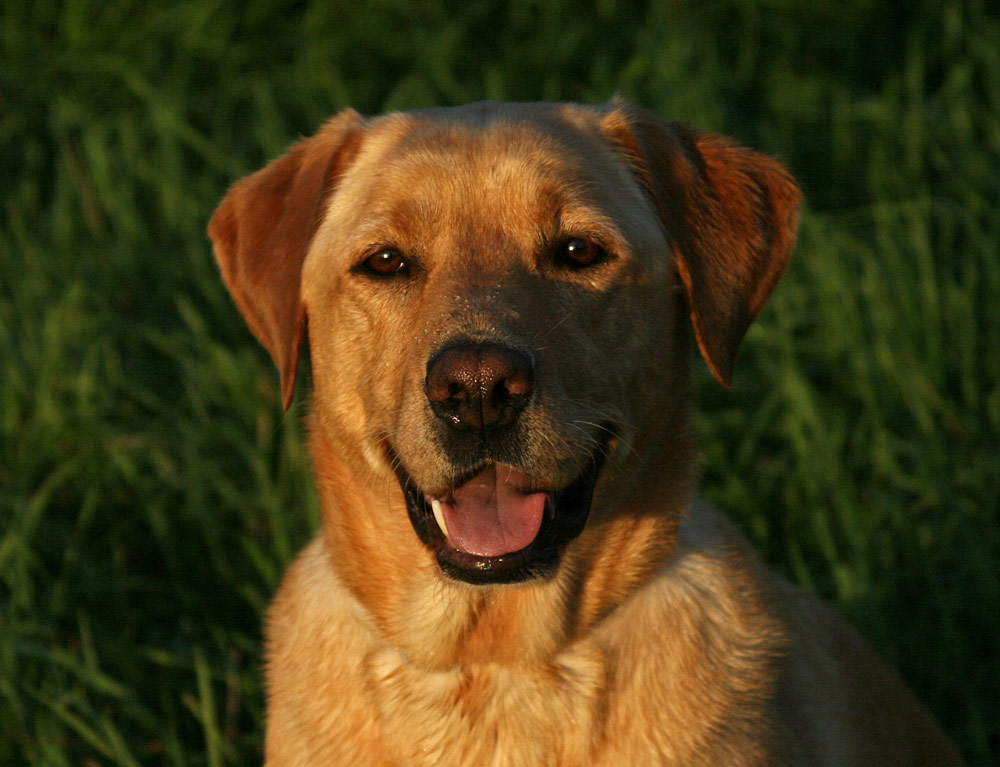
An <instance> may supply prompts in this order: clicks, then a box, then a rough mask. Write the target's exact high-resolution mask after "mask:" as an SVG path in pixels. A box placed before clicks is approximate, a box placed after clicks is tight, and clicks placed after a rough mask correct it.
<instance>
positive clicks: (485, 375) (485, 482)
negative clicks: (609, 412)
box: [387, 342, 611, 584]
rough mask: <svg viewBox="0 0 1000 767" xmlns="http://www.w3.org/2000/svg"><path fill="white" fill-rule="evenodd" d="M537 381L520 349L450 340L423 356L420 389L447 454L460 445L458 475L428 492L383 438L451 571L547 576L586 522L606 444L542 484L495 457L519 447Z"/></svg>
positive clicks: (510, 579)
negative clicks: (563, 478)
mask: <svg viewBox="0 0 1000 767" xmlns="http://www.w3.org/2000/svg"><path fill="white" fill-rule="evenodd" d="M534 387H535V370H534V365H533V362H532V360H531V358H530V356H529V355H528V354H527V353H526V352H523V351H520V350H518V349H514V348H511V347H509V346H503V345H500V344H495V343H475V342H460V343H456V344H453V345H450V346H448V347H446V348H444V349H443V350H441V351H440V352H439V353H437V354H436V355H435V356H434V357H432V359H431V361H430V362H429V363H428V365H427V374H426V378H425V384H424V390H425V394H426V396H427V400H428V403H429V405H430V407H431V409H432V410H433V412H434V414H435V415H436V416H437V418H438V419H439V421H440V422H441V423H442V424H443V425H444V426H443V432H444V439H445V440H446V441H448V442H449V443H450V445H449V447H450V448H451V449H450V450H449V451H448V452H450V453H451V454H452V455H453V456H454V457H456V458H457V457H458V456H455V454H456V452H463V453H464V454H463V455H461V463H458V462H457V461H456V462H455V463H456V465H460V466H462V469H460V471H461V472H462V473H461V475H460V476H459V477H458V478H457V479H455V480H454V481H453V482H452V484H451V487H450V489H449V490H447V491H446V492H445V493H443V494H441V495H432V494H430V493H427V492H425V491H424V490H422V489H421V488H420V487H418V486H417V484H416V483H415V482H414V481H413V479H412V478H411V477H410V475H409V474H408V473H407V471H406V468H405V466H404V465H403V463H402V462H401V461H400V460H399V458H398V456H397V455H396V454H395V452H394V451H393V450H392V447H391V446H387V450H388V453H389V456H388V457H389V460H390V462H391V463H392V466H393V467H394V469H395V472H396V476H397V478H398V479H399V483H400V486H401V487H402V490H403V495H404V496H405V498H406V506H407V511H408V512H409V516H410V521H411V522H412V524H413V528H414V530H415V531H416V533H417V535H418V537H419V538H420V540H421V541H423V543H424V544H425V545H427V546H428V547H430V548H431V549H432V550H433V551H434V552H435V554H436V557H437V561H438V564H439V566H440V567H441V570H442V572H444V573H445V574H446V575H447V576H449V577H451V578H454V579H456V580H460V581H465V582H467V583H474V584H497V583H517V582H521V581H527V580H532V579H535V578H542V577H547V576H550V575H551V574H553V573H554V572H555V570H556V568H557V567H558V564H559V558H560V554H561V551H562V549H563V548H564V547H565V544H567V543H568V542H569V541H571V540H572V539H573V538H575V537H576V536H578V535H579V534H580V533H581V532H582V530H583V528H584V525H585V524H586V521H587V516H588V514H589V512H590V505H591V501H592V498H593V493H594V486H595V484H596V482H597V477H598V474H599V473H600V469H601V466H602V464H603V459H604V453H605V450H604V447H606V445H601V447H600V448H599V449H597V450H596V451H595V452H594V453H593V454H591V455H589V456H588V457H587V459H586V461H585V462H584V465H583V469H582V470H581V472H580V474H579V475H578V476H577V478H576V479H575V480H573V481H572V482H570V483H569V484H568V485H567V486H565V487H559V488H553V487H542V486H539V485H538V484H537V483H536V482H535V481H534V480H533V479H532V477H531V476H530V475H529V474H527V473H525V471H523V470H522V469H521V468H519V467H518V466H517V465H515V463H516V460H515V461H512V462H506V461H507V460H510V459H509V458H507V459H504V460H500V459H499V457H498V456H500V455H501V454H504V455H507V456H510V455H512V454H515V453H516V452H517V450H516V449H511V443H512V440H514V439H516V438H515V437H514V435H515V434H516V431H517V428H518V427H519V426H521V424H518V419H519V417H520V415H521V413H522V411H524V410H525V408H526V407H527V406H528V405H529V404H530V402H531V398H532V395H533V393H534ZM608 433H609V434H610V433H611V432H610V430H609V431H608ZM456 448H458V449H457V450H456Z"/></svg>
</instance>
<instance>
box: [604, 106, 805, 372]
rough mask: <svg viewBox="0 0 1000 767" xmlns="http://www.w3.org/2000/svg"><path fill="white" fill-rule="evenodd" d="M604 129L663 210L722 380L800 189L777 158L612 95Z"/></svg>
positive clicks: (774, 269) (703, 341) (696, 320)
mask: <svg viewBox="0 0 1000 767" xmlns="http://www.w3.org/2000/svg"><path fill="white" fill-rule="evenodd" d="M603 128H604V130H605V133H606V135H607V136H608V138H609V139H610V140H611V142H612V143H613V144H614V145H616V146H617V147H618V148H619V149H620V150H621V151H622V152H623V153H624V155H625V157H626V159H627V160H628V161H629V163H630V164H631V165H632V168H633V170H635V172H636V173H637V174H638V176H639V179H640V180H641V181H642V183H643V185H644V186H645V187H646V189H647V191H648V192H649V194H650V195H651V197H652V199H653V201H654V203H655V205H656V207H657V210H658V212H659V214H660V218H661V219H662V221H663V223H664V226H665V228H666V231H667V235H668V237H669V239H670V242H671V246H672V248H673V250H674V256H675V262H676V265H677V269H678V272H679V275H680V278H681V281H682V283H683V285H684V289H685V292H686V295H687V299H688V308H689V310H690V313H691V323H692V326H693V328H694V334H695V338H696V339H697V341H698V348H699V349H700V350H701V354H702V357H704V359H705V362H706V363H707V364H708V367H709V369H710V370H711V371H712V374H713V375H714V376H715V377H716V379H718V381H719V382H720V383H722V384H723V385H724V386H728V385H729V383H730V380H731V378H732V373H733V363H734V361H735V358H736V352H737V350H738V349H739V346H740V342H741V341H742V340H743V336H744V334H745V333H746V331H747V328H748V327H749V326H750V323H751V322H752V321H753V319H754V318H755V317H756V316H757V314H758V313H759V312H760V310H761V309H762V308H763V307H764V304H765V303H766V301H767V298H768V296H769V295H770V294H771V290H772V289H773V288H774V285H775V283H777V281H778V278H779V277H780V276H781V273H782V272H783V271H784V269H785V264H786V263H787V262H788V258H789V256H790V255H791V252H792V247H793V246H794V244H795V232H796V228H797V227H798V220H799V202H800V201H801V198H802V195H801V193H800V192H799V188H798V186H797V185H796V184H795V180H794V179H793V178H792V177H791V175H790V174H789V173H788V171H787V170H785V169H784V167H782V166H781V164H780V163H778V162H777V161H776V160H773V159H771V158H770V157H767V156H765V155H762V154H759V153H757V152H754V151H751V150H749V149H745V148H743V147H741V146H738V145H737V144H735V143H733V142H732V141H729V140H728V139H725V138H722V137H721V136H713V135H711V134H706V133H699V132H697V131H694V130H692V129H691V128H689V127H688V126H686V125H683V124H681V123H671V122H665V121H663V120H658V119H656V118H655V117H653V116H652V115H650V114H648V113H646V112H644V111H642V110H639V109H636V108H635V107H632V106H631V105H629V104H627V103H625V102H623V101H620V100H615V101H612V103H611V105H610V110H609V111H608V112H607V113H606V115H605V116H604V123H603Z"/></svg>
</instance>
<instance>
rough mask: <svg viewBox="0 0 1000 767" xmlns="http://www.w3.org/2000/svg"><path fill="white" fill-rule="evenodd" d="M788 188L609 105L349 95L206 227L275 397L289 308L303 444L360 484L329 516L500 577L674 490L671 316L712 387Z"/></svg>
mask: <svg viewBox="0 0 1000 767" xmlns="http://www.w3.org/2000/svg"><path fill="white" fill-rule="evenodd" d="M797 202H798V193H797V190H796V189H795V186H794V184H793V182H792V181H791V179H790V178H789V177H788V176H787V174H786V173H785V172H784V171H783V169H781V168H780V166H778V165H777V163H775V162H773V161H771V160H769V159H767V158H764V157H761V156H759V155H756V154H753V153H751V152H748V151H747V150H743V149H740V148H738V147H735V146H733V145H731V144H729V143H728V142H725V141H723V140H719V139H717V138H715V137H706V136H700V135H698V134H694V133H692V132H690V131H689V130H687V129H685V128H683V127H681V126H676V125H671V124H667V123H662V122H659V121H656V120H654V119H652V118H649V117H646V116H644V115H640V114H637V113H635V112H634V111H632V110H630V108H628V107H627V106H624V105H620V104H615V105H612V106H610V107H607V108H584V107H575V106H568V105H496V104H483V105H473V106H471V107H465V108H459V109H442V110H428V111H425V112H416V113H409V114H403V115H390V116H388V117H385V118H380V119H378V120H375V121H372V122H364V121H362V120H361V118H359V117H358V116H357V115H356V114H354V113H352V112H347V113H344V114H342V115H340V116H338V117H337V118H335V119H334V120H333V121H331V122H330V123H329V124H328V125H327V126H326V127H325V128H324V130H323V131H321V132H320V133H319V134H318V135H317V136H316V137H314V138H313V139H310V140H308V141H306V142H303V143H302V144H300V145H298V146H297V147H296V148H295V149H293V150H292V152H290V153H289V154H288V155H286V156H285V157H284V158H281V159H280V160H278V161H276V162H275V163H272V165H270V166H268V168H266V169H265V170H263V171H261V172H260V173H258V174H255V175H254V176H251V177H250V178H248V179H245V180H244V181H243V182H241V183H240V184H239V185H237V186H236V187H235V188H234V189H233V190H232V191H231V192H230V194H229V196H228V197H227V198H226V200H225V201H224V202H223V203H222V205H221V206H220V208H219V210H218V211H217V213H216V216H215V218H214V219H213V223H212V225H211V228H210V232H211V235H212V237H213V239H214V240H215V244H216V254H217V257H218V259H219V262H220V265H221V267H222V271H223V275H224V277H225V279H226V282H227V285H228V286H229V287H230V290H231V291H232V292H233V295H234V297H235V298H236V301H237V303H238V304H239V306H240V308H241V310H242V311H243V313H244V315H245V316H246V317H247V320H248V322H249V324H250V326H251V328H252V329H253V330H254V332H255V333H256V334H257V336H258V338H260V339H261V341H262V342H263V343H264V344H265V346H267V347H268V349H269V350H270V351H271V353H272V356H273V357H274V359H275V361H276V363H277V364H278V366H279V369H280V370H281V372H282V378H283V388H284V392H285V399H286V404H287V402H288V398H289V397H290V395H291V391H292V385H293V382H294V375H295V365H296V359H297V353H298V345H299V341H300V339H301V337H302V335H303V331H304V328H305V325H306V322H307V321H308V329H309V339H310V341H309V345H310V353H311V357H312V363H313V365H312V367H313V389H314V410H315V425H314V428H315V429H316V430H317V432H318V435H317V438H319V439H321V440H323V442H324V444H325V445H326V446H327V449H328V450H330V451H332V452H334V453H336V454H337V455H338V459H337V468H336V469H335V470H331V471H330V473H335V474H338V476H339V477H340V479H339V480H338V481H337V482H338V483H339V484H337V487H339V488H341V491H342V494H345V495H346V494H353V495H354V496H355V497H357V498H361V497H367V498H368V500H367V501H366V502H365V504H364V505H365V506H366V508H365V509H363V510H362V513H361V514H358V513H346V512H345V513H344V514H343V515H342V519H340V520H339V521H337V522H336V523H335V524H336V525H337V526H339V527H347V528H351V527H352V526H353V527H355V528H358V527H361V526H372V525H374V526H376V527H379V528H380V529H381V530H383V531H385V534H392V535H398V534H400V528H399V525H398V519H399V518H400V517H403V516H404V515H405V516H406V517H408V519H409V523H410V525H411V527H412V530H410V531H409V533H408V534H409V535H410V536H412V537H413V538H414V540H415V541H416V540H418V541H419V545H420V546H421V547H422V549H423V550H424V551H425V552H426V556H427V558H428V559H429V560H432V561H433V562H434V563H436V566H437V568H438V569H439V574H440V575H441V577H443V578H445V579H453V580H458V581H464V582H468V583H473V584H496V583H518V582H524V581H531V580H534V579H539V578H543V579H544V578H547V577H550V576H552V575H553V573H555V572H556V571H557V570H558V569H559V566H560V561H561V558H562V557H563V556H564V555H565V552H566V551H567V549H568V548H571V547H573V545H574V544H573V541H574V540H575V539H577V538H578V537H579V536H581V533H582V532H583V531H584V530H585V529H591V528H595V527H597V526H599V525H601V524H604V525H608V524H614V520H615V516H616V514H620V513H621V512H620V509H621V508H622V507H628V508H635V507H636V506H637V505H641V503H639V502H640V501H644V500H648V498H649V497H650V496H651V495H655V494H656V493H667V494H668V495H669V493H670V492H671V488H672V490H673V492H674V493H675V494H682V493H686V492H687V482H686V480H687V477H688V474H689V473H690V465H691V457H690V449H689V444H688V441H687V439H686V435H685V433H684V432H685V429H686V419H685V408H686V402H687V398H686V367H687V359H686V351H685V349H686V343H685V338H686V336H687V335H688V334H689V333H690V329H689V327H688V323H687V320H686V316H687V315H688V314H689V313H690V317H691V322H692V323H693V327H694V331H695V336H696V338H697V340H698V343H699V346H700V348H701V351H702V353H703V355H704V357H705V359H706V361H707V362H708V364H709V366H710V367H711V368H712V370H713V372H714V373H715V374H716V376H717V377H719V378H720V379H721V380H723V381H724V382H727V381H728V378H729V375H730V371H731V366H732V361H733V357H734V355H735V353H736V348H737V346H738V344H739V342H740V340H741V339H742V336H743V334H744V332H745V331H746V328H747V325H748V324H749V322H750V321H751V320H752V319H753V317H754V316H755V315H756V313H757V312H758V311H759V310H760V308H761V307H762V306H763V303H764V301H765V300H766V298H767V295H768V293H769V292H770V289H771V287H772V286H773V284H774V282H775V281H776V280H777V277H778V276H779V275H780V273H781V271H782V269H783V267H784V264H785V261H786V260H787V257H788V254H789V252H790V249H791V245H792V241H793V239H794V229H795V218H796V210H797ZM387 481H391V482H393V483H398V487H396V486H395V484H394V485H393V487H395V489H393V490H389V491H386V490H384V488H385V487H386V485H385V483H386V482H387ZM372 487H378V488H381V490H380V491H379V492H381V497H382V499H383V500H382V502H377V501H373V500H372V498H373V497H375V496H373V495H372V494H371V493H370V492H369V493H368V495H367V496H365V494H364V493H363V492H362V488H366V489H368V490H370V489H371V488H372ZM351 488H353V489H351ZM595 490H596V500H595ZM375 495H376V496H377V495H378V494H377V493H376V494H375ZM350 503H351V499H350V498H346V497H345V498H341V499H340V500H339V503H338V505H342V506H344V505H348V504H350ZM592 507H593V514H592V513H591V510H592ZM361 518H364V521H358V520H359V519H361ZM345 520H353V521H345ZM588 520H589V525H588ZM353 532H354V531H353V530H351V529H348V530H347V532H346V533H345V534H344V535H345V536H346V537H348V538H349V537H350V536H351V535H352V533H353ZM359 534H360V533H359ZM342 537H344V536H342ZM592 537H593V536H592ZM595 545H597V544H596V543H594V542H593V541H592V542H591V543H589V544H587V545H583V544H581V545H579V546H577V548H578V549H579V551H580V552H584V551H590V550H592V549H593V547H594V546H595ZM579 556H583V554H582V553H580V554H579ZM578 558H579V557H578ZM585 567H586V563H583V562H578V563H577V564H576V565H575V568H576V569H577V570H579V569H580V568H585Z"/></svg>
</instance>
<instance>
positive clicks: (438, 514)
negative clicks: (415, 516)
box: [431, 498, 448, 536]
mask: <svg viewBox="0 0 1000 767" xmlns="http://www.w3.org/2000/svg"><path fill="white" fill-rule="evenodd" d="M431 510H432V511H433V512H434V519H436V520H437V523H438V527H440V528H441V532H442V533H444V534H445V536H447V535H448V525H446V524H445V523H444V509H443V508H441V501H439V500H438V499H437V498H434V499H432V500H431Z"/></svg>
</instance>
